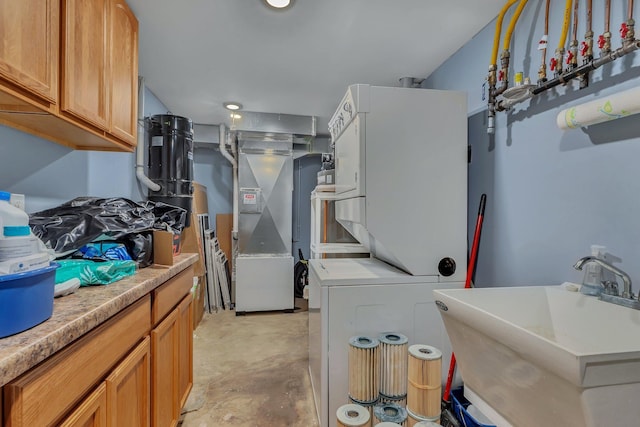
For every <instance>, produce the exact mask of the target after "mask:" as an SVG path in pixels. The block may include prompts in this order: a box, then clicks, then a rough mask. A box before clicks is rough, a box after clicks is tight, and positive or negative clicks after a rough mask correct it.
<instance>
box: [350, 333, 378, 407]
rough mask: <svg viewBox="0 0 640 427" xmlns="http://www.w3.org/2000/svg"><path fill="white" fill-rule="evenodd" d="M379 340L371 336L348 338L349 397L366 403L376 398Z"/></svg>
mask: <svg viewBox="0 0 640 427" xmlns="http://www.w3.org/2000/svg"><path fill="white" fill-rule="evenodd" d="M379 387H380V342H379V341H378V340H377V339H375V338H371V337H365V336H355V337H351V338H350V339H349V397H351V398H353V399H355V400H357V401H358V402H363V403H368V402H373V401H375V400H377V399H378V389H379Z"/></svg>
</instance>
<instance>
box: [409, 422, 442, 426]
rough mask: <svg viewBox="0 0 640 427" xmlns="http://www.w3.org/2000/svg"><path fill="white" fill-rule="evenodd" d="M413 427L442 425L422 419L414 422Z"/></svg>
mask: <svg viewBox="0 0 640 427" xmlns="http://www.w3.org/2000/svg"><path fill="white" fill-rule="evenodd" d="M413 427H441V424H439V423H436V422H434V421H420V422H419V423H418V424H414V425H413Z"/></svg>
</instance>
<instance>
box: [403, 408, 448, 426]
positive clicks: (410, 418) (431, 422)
mask: <svg viewBox="0 0 640 427" xmlns="http://www.w3.org/2000/svg"><path fill="white" fill-rule="evenodd" d="M439 425H440V415H438V416H436V417H431V418H426V417H420V416H418V415H416V414H413V413H412V412H411V411H410V410H409V408H407V427H437V426H439Z"/></svg>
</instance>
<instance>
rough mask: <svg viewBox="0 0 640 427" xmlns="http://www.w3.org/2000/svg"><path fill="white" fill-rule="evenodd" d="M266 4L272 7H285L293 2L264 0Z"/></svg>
mask: <svg viewBox="0 0 640 427" xmlns="http://www.w3.org/2000/svg"><path fill="white" fill-rule="evenodd" d="M264 1H265V3H266V4H267V6H269V7H272V8H274V9H285V8H287V7H289V6H291V4H292V3H293V0H264Z"/></svg>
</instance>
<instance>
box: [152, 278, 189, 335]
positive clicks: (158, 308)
mask: <svg viewBox="0 0 640 427" xmlns="http://www.w3.org/2000/svg"><path fill="white" fill-rule="evenodd" d="M192 286H193V266H190V267H189V268H187V269H186V270H184V271H182V272H181V273H179V274H177V275H176V276H174V277H173V278H172V279H169V280H167V281H166V282H165V283H164V284H163V285H161V286H159V287H157V288H156V289H154V290H153V291H152V292H151V324H152V325H153V326H155V325H157V324H158V322H160V321H161V320H162V319H164V318H165V316H166V315H167V314H169V312H170V311H171V310H172V309H173V307H175V306H176V305H178V303H179V302H180V301H182V298H184V296H185V295H187V294H188V293H189V291H190V290H191V287H192Z"/></svg>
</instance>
